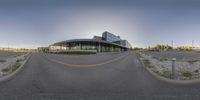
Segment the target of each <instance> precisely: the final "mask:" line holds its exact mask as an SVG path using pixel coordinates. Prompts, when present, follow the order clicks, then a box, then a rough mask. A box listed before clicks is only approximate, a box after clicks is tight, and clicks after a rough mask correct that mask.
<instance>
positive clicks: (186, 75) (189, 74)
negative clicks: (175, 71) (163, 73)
mask: <svg viewBox="0 0 200 100" xmlns="http://www.w3.org/2000/svg"><path fill="white" fill-rule="evenodd" d="M182 75H183V76H184V77H191V76H192V73H191V72H189V71H185V72H183V73H182Z"/></svg>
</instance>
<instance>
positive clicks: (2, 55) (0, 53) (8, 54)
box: [0, 51, 25, 59]
mask: <svg viewBox="0 0 200 100" xmlns="http://www.w3.org/2000/svg"><path fill="white" fill-rule="evenodd" d="M23 54H25V53H23V52H4V51H0V58H2V59H5V58H12V57H16V56H19V55H23Z"/></svg>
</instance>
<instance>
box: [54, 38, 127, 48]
mask: <svg viewBox="0 0 200 100" xmlns="http://www.w3.org/2000/svg"><path fill="white" fill-rule="evenodd" d="M70 42H99V43H105V44H111V45H115V46H119V47H122V48H127V47H124V46H121V45H119V44H116V43H112V42H108V41H104V40H95V39H72V40H65V41H61V42H57V43H54V44H53V45H59V44H63V43H70Z"/></svg>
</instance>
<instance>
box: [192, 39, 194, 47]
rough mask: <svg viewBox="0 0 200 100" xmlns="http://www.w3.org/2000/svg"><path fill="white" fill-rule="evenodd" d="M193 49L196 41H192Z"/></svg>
mask: <svg viewBox="0 0 200 100" xmlns="http://www.w3.org/2000/svg"><path fill="white" fill-rule="evenodd" d="M192 48H194V40H192Z"/></svg>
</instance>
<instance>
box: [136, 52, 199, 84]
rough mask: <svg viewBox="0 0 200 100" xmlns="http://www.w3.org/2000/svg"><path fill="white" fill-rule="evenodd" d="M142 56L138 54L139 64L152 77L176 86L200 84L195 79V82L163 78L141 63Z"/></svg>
mask: <svg viewBox="0 0 200 100" xmlns="http://www.w3.org/2000/svg"><path fill="white" fill-rule="evenodd" d="M139 56H140V55H139V54H138V53H137V58H138V59H139V62H140V63H141V64H142V67H144V69H146V70H147V72H149V73H150V74H151V75H152V76H154V77H156V78H157V79H158V80H160V81H163V82H167V83H170V84H175V85H191V84H197V83H200V79H195V80H173V79H168V78H165V77H162V76H160V75H158V74H156V73H155V72H153V71H152V70H151V69H150V68H148V67H146V65H145V64H144V63H143V61H141V59H140V57H139Z"/></svg>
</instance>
